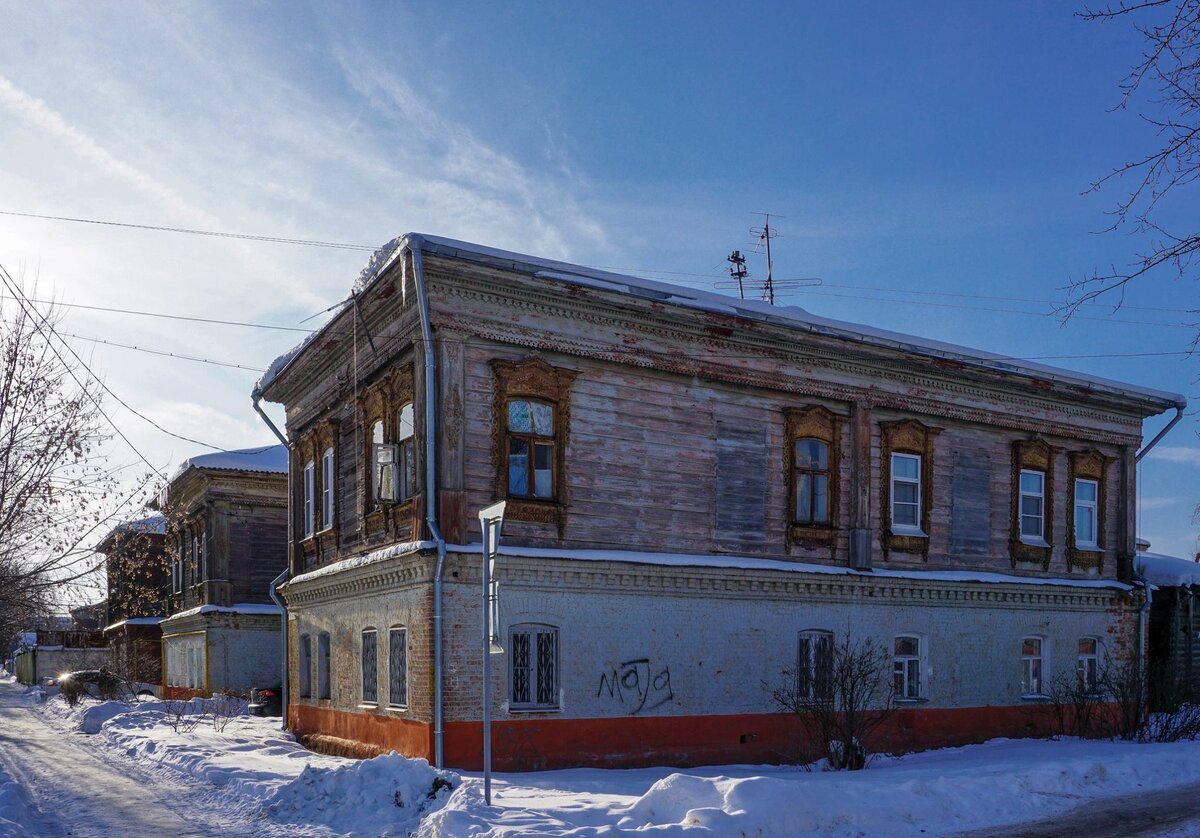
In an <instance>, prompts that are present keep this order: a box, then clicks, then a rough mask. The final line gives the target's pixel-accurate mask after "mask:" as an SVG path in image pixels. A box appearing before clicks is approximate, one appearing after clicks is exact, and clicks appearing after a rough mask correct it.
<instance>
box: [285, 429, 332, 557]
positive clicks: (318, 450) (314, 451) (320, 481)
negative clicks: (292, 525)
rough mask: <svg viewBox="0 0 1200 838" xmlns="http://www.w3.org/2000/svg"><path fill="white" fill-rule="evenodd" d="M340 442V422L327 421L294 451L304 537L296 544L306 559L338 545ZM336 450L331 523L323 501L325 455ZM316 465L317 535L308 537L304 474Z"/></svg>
mask: <svg viewBox="0 0 1200 838" xmlns="http://www.w3.org/2000/svg"><path fill="white" fill-rule="evenodd" d="M338 439H339V423H338V421H337V420H336V419H326V420H324V421H322V422H318V423H317V424H316V425H314V426H313V427H312V428H311V429H309V431H308V432H307V433H305V434H303V435H302V436H301V437H300V439H299V440H298V441H297V442H296V444H295V446H294V447H293V452H292V456H293V461H294V463H295V468H294V469H293V474H299V483H298V485H297V486H296V487H295V488H294V489H293V491H294V492H295V496H296V498H297V500H298V501H299V502H298V503H297V506H298V508H299V509H298V511H299V521H298V524H299V526H298V527H297V530H296V531H297V532H298V533H300V537H299V538H297V539H296V540H297V541H298V542H299V544H300V550H301V553H302V555H303V556H304V557H305V559H306V560H307V559H310V558H314V557H317V556H320V554H321V553H323V552H324V551H327V550H330V549H333V548H334V547H336V546H337V543H338V510H339V509H340V506H341V503H340V498H339V497H338V477H337V461H338ZM329 449H333V469H334V474H333V516H332V520H331V521H326V520H325V509H324V503H323V501H322V486H323V485H324V479H325V474H324V472H325V456H324V455H325V452H326V451H327V450H329ZM309 463H311V464H312V468H313V472H312V475H313V476H312V481H313V482H312V489H313V496H312V517H313V531H312V533H311V534H305V524H306V522H305V497H304V496H305V489H306V486H305V474H304V470H305V468H306V467H307V466H308V464H309Z"/></svg>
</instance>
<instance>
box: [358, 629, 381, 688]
mask: <svg viewBox="0 0 1200 838" xmlns="http://www.w3.org/2000/svg"><path fill="white" fill-rule="evenodd" d="M377 652H378V649H377V647H376V636H375V632H373V631H364V632H363V635H362V697H363V701H364V702H373V701H376V700H377V698H378V687H379V678H378V675H377V673H378V672H379V668H378V663H379V661H378V656H377Z"/></svg>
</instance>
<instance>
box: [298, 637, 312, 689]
mask: <svg viewBox="0 0 1200 838" xmlns="http://www.w3.org/2000/svg"><path fill="white" fill-rule="evenodd" d="M299 678H300V697H301V698H308V697H309V696H310V695H312V635H309V634H302V635H300V675H299Z"/></svg>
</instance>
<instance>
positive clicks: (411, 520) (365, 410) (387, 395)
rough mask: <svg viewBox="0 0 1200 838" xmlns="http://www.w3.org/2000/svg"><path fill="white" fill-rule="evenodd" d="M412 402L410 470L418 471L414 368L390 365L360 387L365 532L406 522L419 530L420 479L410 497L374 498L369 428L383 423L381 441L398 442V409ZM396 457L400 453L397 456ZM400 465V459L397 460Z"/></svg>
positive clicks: (389, 529) (392, 529)
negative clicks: (372, 380)
mask: <svg viewBox="0 0 1200 838" xmlns="http://www.w3.org/2000/svg"><path fill="white" fill-rule="evenodd" d="M407 404H411V405H412V406H413V435H412V437H411V440H412V443H413V445H412V453H413V474H414V475H416V474H419V473H420V465H421V463H420V458H419V457H418V452H419V451H420V446H419V445H417V440H418V438H419V437H420V435H421V434H422V433H423V429H422V427H421V426H420V422H419V419H420V417H419V411H418V410H417V409H416V398H415V397H414V387H413V369H412V364H411V363H404V364H399V365H397V366H394V367H392V368H391V369H390V370H388V372H387V373H386V374H385V375H384V376H383V377H382V378H380V379H379V380H377V381H375V382H373V383H372V384H370V385H368V386H367V387H365V388H363V390H362V393H361V395H360V396H359V419H360V422H361V424H360V427H361V429H362V452H361V453H360V455H359V456H360V457H362V460H361V462H362V463H363V468H362V469H361V471H360V473H361V474H363V475H364V476H365V479H363V480H362V481H361V484H362V485H360V486H359V492H358V496H359V510H360V514H361V517H362V520H363V525H364V530H365V531H366V534H367V535H374V534H376V533H381V532H391V533H395V531H396V528H397V527H399V526H401V525H404V524H407V525H409V527H410V528H411V531H412V532H413V533H417V532H419V531H420V527H421V522H420V516H421V514H422V513H421V509H420V506H421V503H422V500H423V495H422V494H421V493H420V492H419V491H417V490H418V489H419V487H420V481H418V480H414V484H415V485H414V486H413V487H412V488H413V494H412V496H411V497H407V498H399V499H397V500H396V501H394V502H393V501H377V500H376V499H375V451H374V443H373V442H372V428H373V427H374V425H375V423H376V422H382V423H383V444H384V445H395V446H397V454H399V445H400V439H399V434H400V410H401V408H402V407H403V406H404V405H407ZM397 459H399V456H397ZM397 465H399V463H398V464H397Z"/></svg>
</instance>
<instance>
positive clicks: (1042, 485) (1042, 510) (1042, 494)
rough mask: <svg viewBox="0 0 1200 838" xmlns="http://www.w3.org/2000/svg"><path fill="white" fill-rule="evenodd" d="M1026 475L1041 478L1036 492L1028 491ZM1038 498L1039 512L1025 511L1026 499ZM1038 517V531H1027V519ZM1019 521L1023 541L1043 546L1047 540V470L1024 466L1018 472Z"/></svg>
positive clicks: (1019, 530) (1018, 526) (1019, 531)
mask: <svg viewBox="0 0 1200 838" xmlns="http://www.w3.org/2000/svg"><path fill="white" fill-rule="evenodd" d="M1025 475H1031V476H1036V477H1037V478H1039V487H1038V490H1037V491H1036V492H1030V491H1026V489H1025V486H1024V484H1025ZM1026 498H1037V502H1038V512H1037V515H1036V516H1034V515H1028V514H1026V512H1025V499H1026ZM1034 517H1036V518H1037V523H1038V531H1037V532H1036V533H1027V532H1025V519H1026V518H1034ZM1017 518H1018V519H1020V520H1018V521H1017V528H1018V534H1019V536H1020V539H1021V541H1023V542H1024V543H1026V544H1036V545H1037V546H1039V547H1041V546H1044V545H1045V544H1046V543H1047V542H1046V472H1044V471H1042V470H1041V469H1036V468H1023V469H1021V471H1020V472H1019V473H1018V474H1017Z"/></svg>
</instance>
